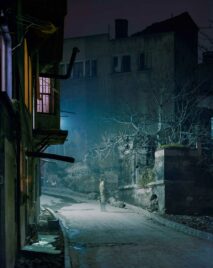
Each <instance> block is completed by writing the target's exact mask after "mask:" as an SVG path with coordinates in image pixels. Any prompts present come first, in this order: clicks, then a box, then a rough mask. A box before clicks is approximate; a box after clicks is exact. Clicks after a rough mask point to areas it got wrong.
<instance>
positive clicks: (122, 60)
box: [112, 54, 132, 74]
mask: <svg viewBox="0 0 213 268" xmlns="http://www.w3.org/2000/svg"><path fill="white" fill-rule="evenodd" d="M127 59H128V60H129V63H128V64H127V62H126V60H127ZM131 71H132V62H131V55H129V54H122V55H114V56H113V58H112V73H114V74H116V73H129V72H131Z"/></svg>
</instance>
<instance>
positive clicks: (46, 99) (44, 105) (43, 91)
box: [37, 77, 54, 113]
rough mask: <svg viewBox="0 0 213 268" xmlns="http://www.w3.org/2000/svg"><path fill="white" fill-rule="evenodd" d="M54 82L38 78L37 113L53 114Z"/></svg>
mask: <svg viewBox="0 0 213 268" xmlns="http://www.w3.org/2000/svg"><path fill="white" fill-rule="evenodd" d="M53 85H54V80H53V79H50V78H46V77H39V98H38V99H37V112H39V113H53V112H54V95H53V90H54V87H53Z"/></svg>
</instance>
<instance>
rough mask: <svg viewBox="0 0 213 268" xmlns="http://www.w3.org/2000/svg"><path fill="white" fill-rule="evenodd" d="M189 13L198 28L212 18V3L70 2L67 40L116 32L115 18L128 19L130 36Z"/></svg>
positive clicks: (199, 0)
mask: <svg viewBox="0 0 213 268" xmlns="http://www.w3.org/2000/svg"><path fill="white" fill-rule="evenodd" d="M185 11H188V12H189V13H190V15H191V17H192V19H193V20H194V21H195V23H196V24H197V25H198V26H199V27H206V26H209V25H210V23H211V22H210V19H211V18H212V19H213V16H212V14H213V1H212V0H68V14H67V17H66V27H65V37H74V36H84V35H92V34H99V33H106V32H108V28H109V25H110V33H113V25H114V19H115V18H125V19H128V20H129V33H130V34H131V33H134V32H137V31H140V30H142V29H144V28H145V27H146V26H148V25H150V24H152V23H153V22H157V21H161V20H165V19H167V18H170V17H171V16H175V15H178V14H180V13H182V12H185ZM211 24H212V25H213V21H212V23H211ZM212 31H213V29H212Z"/></svg>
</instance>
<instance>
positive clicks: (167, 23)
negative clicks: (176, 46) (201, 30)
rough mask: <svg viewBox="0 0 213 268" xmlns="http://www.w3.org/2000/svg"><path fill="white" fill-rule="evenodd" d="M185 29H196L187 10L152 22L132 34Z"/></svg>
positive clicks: (183, 30) (181, 30)
mask: <svg viewBox="0 0 213 268" xmlns="http://www.w3.org/2000/svg"><path fill="white" fill-rule="evenodd" d="M187 30H194V31H198V26H197V25H196V24H195V22H194V21H193V20H192V18H191V16H190V15H189V13H188V12H184V13H182V14H180V15H178V16H175V17H172V18H170V19H167V20H164V21H161V22H156V23H153V24H152V25H150V26H148V27H147V28H146V29H145V30H142V31H140V32H137V33H135V34H133V35H132V36H140V35H144V34H153V33H162V32H186V31H187Z"/></svg>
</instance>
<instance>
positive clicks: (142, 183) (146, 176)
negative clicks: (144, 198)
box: [138, 167, 155, 188]
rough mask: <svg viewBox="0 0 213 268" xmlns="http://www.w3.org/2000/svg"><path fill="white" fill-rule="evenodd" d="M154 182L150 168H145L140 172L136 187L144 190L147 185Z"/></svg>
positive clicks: (153, 174) (153, 175)
mask: <svg viewBox="0 0 213 268" xmlns="http://www.w3.org/2000/svg"><path fill="white" fill-rule="evenodd" d="M154 180H155V173H154V171H153V169H152V168H149V167H146V168H144V170H143V171H142V174H141V177H140V178H139V180H138V186H139V187H141V188H146V187H147V184H148V183H150V182H153V181H154Z"/></svg>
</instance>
